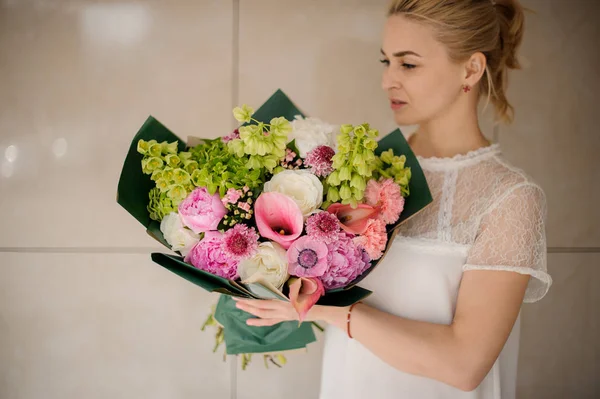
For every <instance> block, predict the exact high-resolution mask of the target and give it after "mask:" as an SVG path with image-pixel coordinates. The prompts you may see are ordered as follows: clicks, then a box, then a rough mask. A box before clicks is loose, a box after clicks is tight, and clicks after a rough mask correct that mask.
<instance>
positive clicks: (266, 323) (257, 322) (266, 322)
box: [246, 319, 285, 327]
mask: <svg viewBox="0 0 600 399" xmlns="http://www.w3.org/2000/svg"><path fill="white" fill-rule="evenodd" d="M283 321H285V320H281V319H248V320H246V324H248V325H249V326H253V327H270V326H274V325H275V324H279V323H281V322H283Z"/></svg>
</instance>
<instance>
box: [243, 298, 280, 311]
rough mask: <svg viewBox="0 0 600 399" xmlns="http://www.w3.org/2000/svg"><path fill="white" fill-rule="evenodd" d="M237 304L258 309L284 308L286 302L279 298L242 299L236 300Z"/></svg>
mask: <svg viewBox="0 0 600 399" xmlns="http://www.w3.org/2000/svg"><path fill="white" fill-rule="evenodd" d="M236 304H242V305H244V306H250V307H253V308H256V309H271V310H275V309H283V308H284V307H285V306H286V303H285V302H283V301H279V300H277V299H242V300H239V301H236Z"/></svg>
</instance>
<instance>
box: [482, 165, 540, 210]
mask: <svg viewBox="0 0 600 399" xmlns="http://www.w3.org/2000/svg"><path fill="white" fill-rule="evenodd" d="M487 168H488V170H487V171H486V174H487V176H489V180H490V181H491V186H490V192H489V193H490V196H489V198H488V199H489V201H488V204H487V205H488V206H487V207H486V208H487V209H486V210H485V213H489V212H491V211H493V210H494V209H496V208H498V207H504V208H507V207H519V208H521V210H522V209H523V207H524V206H530V207H531V208H534V209H537V210H539V211H541V212H543V213H544V214H545V212H546V193H545V192H544V190H543V188H542V187H541V186H540V185H539V184H538V182H537V181H536V180H535V179H534V178H533V177H532V176H531V175H529V174H528V173H527V172H526V171H525V170H523V169H522V168H519V167H517V166H515V165H513V164H511V163H510V162H509V161H507V160H506V159H505V158H504V157H502V156H501V155H498V156H496V157H494V158H493V160H492V161H491V162H490V163H489V165H488V166H487Z"/></svg>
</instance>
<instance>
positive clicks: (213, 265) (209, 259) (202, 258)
mask: <svg viewBox="0 0 600 399" xmlns="http://www.w3.org/2000/svg"><path fill="white" fill-rule="evenodd" d="M223 238H224V235H223V233H220V232H218V231H208V232H206V234H204V238H203V239H202V240H201V241H200V242H199V243H198V244H196V245H195V246H194V247H193V248H192V250H191V251H190V252H189V253H188V254H187V256H186V257H185V261H186V262H187V263H191V264H192V265H193V266H194V267H196V268H198V269H200V270H204V271H206V272H209V273H211V274H215V275H217V276H221V277H224V278H228V279H232V280H234V279H236V278H237V277H238V275H237V266H238V262H236V261H232V260H231V259H230V258H229V257H227V256H226V254H225V252H223Z"/></svg>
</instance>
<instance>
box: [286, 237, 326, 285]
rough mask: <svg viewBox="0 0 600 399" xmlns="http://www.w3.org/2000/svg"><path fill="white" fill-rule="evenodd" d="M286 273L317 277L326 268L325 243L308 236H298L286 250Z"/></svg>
mask: <svg viewBox="0 0 600 399" xmlns="http://www.w3.org/2000/svg"><path fill="white" fill-rule="evenodd" d="M287 258H288V273H289V274H291V275H292V276H297V277H319V276H321V275H322V274H323V273H325V271H326V270H327V245H325V243H323V242H320V241H317V240H314V239H312V238H311V237H308V236H302V237H300V238H298V239H297V240H296V241H294V243H293V244H292V246H291V247H290V248H289V249H288V251H287Z"/></svg>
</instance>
